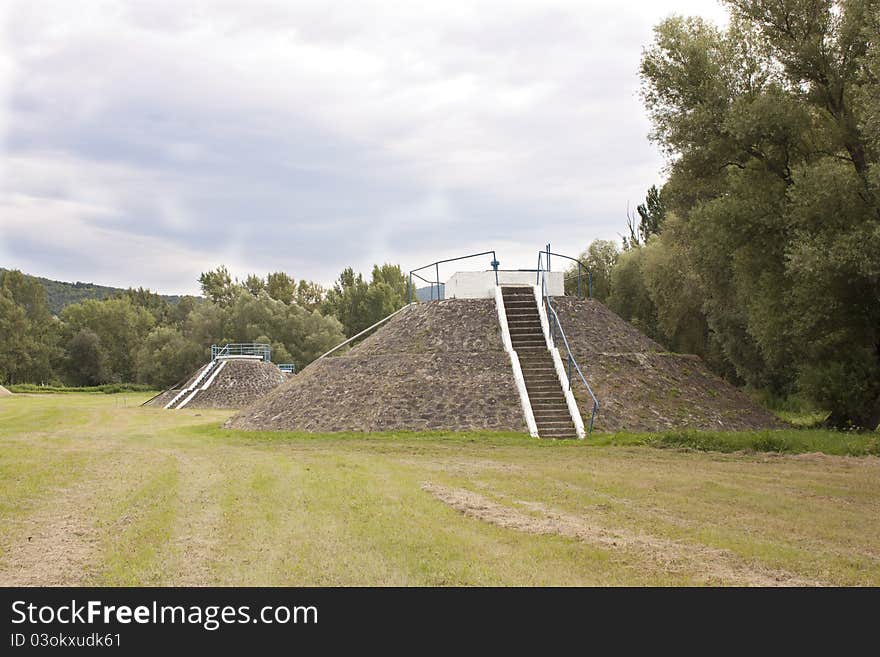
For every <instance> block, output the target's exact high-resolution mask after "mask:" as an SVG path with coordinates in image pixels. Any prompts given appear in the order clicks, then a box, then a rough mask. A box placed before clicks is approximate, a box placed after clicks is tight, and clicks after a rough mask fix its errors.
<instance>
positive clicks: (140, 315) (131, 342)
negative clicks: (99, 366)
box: [61, 297, 156, 382]
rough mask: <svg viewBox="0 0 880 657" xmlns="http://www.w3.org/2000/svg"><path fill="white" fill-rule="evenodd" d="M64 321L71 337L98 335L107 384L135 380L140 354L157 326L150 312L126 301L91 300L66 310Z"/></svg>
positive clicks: (128, 300) (124, 299)
mask: <svg viewBox="0 0 880 657" xmlns="http://www.w3.org/2000/svg"><path fill="white" fill-rule="evenodd" d="M61 318H62V320H63V321H64V323H65V325H66V326H65V328H66V330H67V332H68V333H69V334H70V335H71V336H72V335H75V334H76V333H77V332H78V331H80V330H82V329H89V330H90V331H92V332H94V333H95V334H97V336H98V337H99V338H100V342H101V345H103V349H104V350H105V353H106V354H107V378H108V380H110V381H113V382H125V381H135V380H136V378H137V377H136V367H135V356H136V353H137V350H138V349H139V348H140V346H141V343H142V341H143V340H144V338H145V337H146V335H147V333H149V332H150V329H151V328H153V326H154V324H155V323H156V320H155V319H154V318H153V315H152V314H151V313H150V312H149V311H147V310H145V309H144V308H140V307H138V306H135V305H134V304H132V302H131V300H130V299H128V298H127V297H117V298H112V299H106V300H104V301H96V300H94V299H88V300H86V301H83V302H82V303H78V304H74V305H72V306H68V307H67V308H65V309H64V310H63V311H62V313H61Z"/></svg>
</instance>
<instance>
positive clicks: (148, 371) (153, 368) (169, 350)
mask: <svg viewBox="0 0 880 657" xmlns="http://www.w3.org/2000/svg"><path fill="white" fill-rule="evenodd" d="M205 358H206V356H205V350H204V349H203V348H202V347H201V346H200V345H198V344H196V343H195V342H192V341H191V340H188V339H187V338H185V337H184V336H183V334H182V333H181V332H180V331H179V330H178V329H176V328H172V327H169V326H157V327H156V328H154V329H153V330H152V331H150V333H149V334H148V335H147V337H146V338H145V339H144V341H143V344H142V345H141V346H140V348H139V349H138V352H137V380H138V381H139V382H141V383H148V384H150V385H153V386H156V387H159V388H170V387H171V386H173V385H174V384H175V383H178V382H179V381H181V380H183V379H184V378H186V377H187V376H189V375H190V374H192V372H193V371H195V369H196V368H197V367H199V365H201V364H203V363H204V362H205Z"/></svg>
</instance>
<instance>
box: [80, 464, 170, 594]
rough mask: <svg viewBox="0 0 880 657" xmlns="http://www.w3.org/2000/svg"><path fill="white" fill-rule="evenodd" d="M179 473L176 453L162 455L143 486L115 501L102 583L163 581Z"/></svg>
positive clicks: (107, 520)
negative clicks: (166, 548)
mask: <svg viewBox="0 0 880 657" xmlns="http://www.w3.org/2000/svg"><path fill="white" fill-rule="evenodd" d="M178 483H179V472H178V467H177V459H176V457H175V456H174V455H170V454H169V455H164V456H160V458H159V459H158V460H157V462H156V463H155V464H154V466H153V468H152V469H151V470H150V471H148V472H145V474H144V476H143V478H142V479H141V481H140V482H139V485H138V486H137V487H135V488H133V489H132V490H131V491H130V492H129V493H128V494H127V495H123V496H122V497H121V498H120V499H118V500H116V501H115V503H114V504H113V505H112V506H111V508H110V511H109V513H108V514H107V515H106V516H105V517H104V519H103V522H102V523H101V524H102V529H103V533H104V535H105V538H104V541H103V543H104V549H103V557H102V559H101V563H102V564H103V569H102V571H101V572H100V573H99V574H98V576H97V580H98V581H97V583H98V584H100V585H102V586H150V585H157V584H160V583H161V582H162V576H163V572H164V568H165V563H164V562H165V559H166V558H167V553H166V552H165V545H166V543H167V542H168V541H169V539H170V537H171V527H172V525H173V522H174V519H175V516H176V514H177V508H176V506H175V504H174V501H175V498H176V496H177V487H178Z"/></svg>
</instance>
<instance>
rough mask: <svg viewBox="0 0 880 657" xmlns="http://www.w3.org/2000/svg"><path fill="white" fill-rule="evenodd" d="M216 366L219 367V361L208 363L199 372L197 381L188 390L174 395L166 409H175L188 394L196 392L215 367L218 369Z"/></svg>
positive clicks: (185, 389)
mask: <svg viewBox="0 0 880 657" xmlns="http://www.w3.org/2000/svg"><path fill="white" fill-rule="evenodd" d="M216 365H217V361H216V360H212V361H211V362H210V363H208V364H207V365H205V366H204V367H203V368H202V369H201V370H200V371H199V374H198V376H197V377H196V378H195V380H194V381H193V382H192V384H191V385H189V386H187V387H186V388H184V389H183V390H181V391H180V392H178V393H177V394H176V395H174V399H172V400H171V401H170V402H168V403H167V404H165V408H171V409H173V408H175V404H176V403H177V402H178V401H179V400H180V399H181V398H182V397H185V396H186V395H187V394H188V393H190V392H192V391H193V390H195V389H196V388H198V387H199V384H200V383H201V382H202V381H203V380H204V378H205V377H206V376H207V375H208V374H209V373H210V372H211V371H212V370H213V369H214V367H216Z"/></svg>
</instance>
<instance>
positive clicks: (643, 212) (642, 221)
mask: <svg viewBox="0 0 880 657" xmlns="http://www.w3.org/2000/svg"><path fill="white" fill-rule="evenodd" d="M636 212H637V213H638V215H639V221H638V223H636V220H635V217H633V216H632V215H630V214H629V212H627V217H626V223H627V228H628V229H629V237H624V238H623V248H624V249H630V248H633V247H637V246H641V245H642V244H647V243H648V238H649V237H651V235H659V234H660V228H661V227H662V225H663V219H664V218H665V217H666V206H665V205H664V204H663V200H662V199H661V198H660V190H658V189H657V186H656V185H651V187H650V189H648V195H647V196H646V197H645V202H644V203H642V204H640V205H638V206H636Z"/></svg>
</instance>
